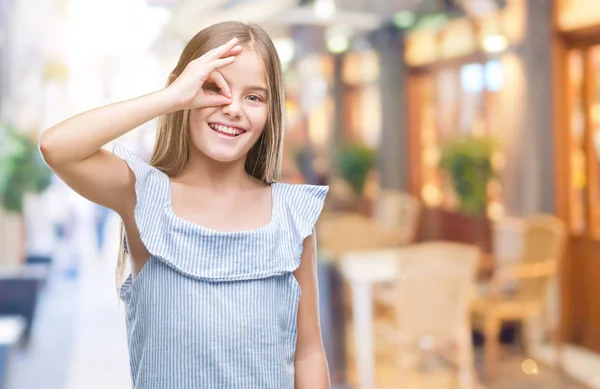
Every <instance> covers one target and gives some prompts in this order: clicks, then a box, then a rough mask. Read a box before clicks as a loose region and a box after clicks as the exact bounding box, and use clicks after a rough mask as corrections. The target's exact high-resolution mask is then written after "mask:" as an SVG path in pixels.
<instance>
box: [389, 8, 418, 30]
mask: <svg viewBox="0 0 600 389" xmlns="http://www.w3.org/2000/svg"><path fill="white" fill-rule="evenodd" d="M416 20H417V17H416V16H415V14H414V13H413V12H410V11H401V12H397V13H396V14H395V15H394V17H393V21H394V25H395V26H396V27H397V28H399V29H405V28H409V27H410V26H412V25H413V24H414V23H415V21H416Z"/></svg>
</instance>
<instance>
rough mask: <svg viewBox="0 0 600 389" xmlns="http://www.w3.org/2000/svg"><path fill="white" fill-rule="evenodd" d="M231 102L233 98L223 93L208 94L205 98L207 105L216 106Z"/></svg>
mask: <svg viewBox="0 0 600 389" xmlns="http://www.w3.org/2000/svg"><path fill="white" fill-rule="evenodd" d="M227 104H231V99H230V98H229V97H226V96H223V95H208V96H206V97H205V98H204V104H202V105H203V106H205V107H216V106H220V105H227Z"/></svg>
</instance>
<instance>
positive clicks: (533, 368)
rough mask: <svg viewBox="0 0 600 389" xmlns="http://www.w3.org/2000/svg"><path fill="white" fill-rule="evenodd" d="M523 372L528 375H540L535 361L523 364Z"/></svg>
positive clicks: (530, 360)
mask: <svg viewBox="0 0 600 389" xmlns="http://www.w3.org/2000/svg"><path fill="white" fill-rule="evenodd" d="M521 370H522V371H523V373H525V374H527V375H533V374H537V373H538V366H537V363H536V362H535V361H534V360H533V359H526V360H524V361H523V363H521Z"/></svg>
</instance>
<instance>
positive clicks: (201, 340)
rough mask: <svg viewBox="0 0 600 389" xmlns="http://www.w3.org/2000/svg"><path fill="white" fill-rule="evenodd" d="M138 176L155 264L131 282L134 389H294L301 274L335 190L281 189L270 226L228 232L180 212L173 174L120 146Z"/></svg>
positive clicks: (127, 286)
mask: <svg viewBox="0 0 600 389" xmlns="http://www.w3.org/2000/svg"><path fill="white" fill-rule="evenodd" d="M113 152H114V154H115V155H117V156H118V157H120V158H121V159H123V160H125V162H126V163H127V164H128V165H129V168H130V169H131V170H132V171H133V173H134V175H135V177H136V184H135V192H136V195H137V204H136V207H135V221H136V224H137V227H138V230H139V232H140V237H141V240H142V242H143V243H144V245H145V246H146V248H147V249H148V251H149V252H150V259H149V260H148V262H147V263H146V265H145V266H144V267H143V269H142V270H141V271H140V273H139V274H138V275H137V276H136V277H135V278H132V277H131V275H130V276H129V277H128V278H127V279H126V280H125V282H124V284H123V286H122V288H121V298H122V300H123V301H124V302H125V309H126V324H127V338H128V343H129V354H130V355H129V357H130V362H131V375H132V384H133V388H134V389H225V388H227V389H245V388H248V389H271V388H272V389H293V388H294V354H295V349H296V334H297V320H296V319H297V312H298V302H299V298H300V292H301V290H300V285H299V284H298V282H297V281H296V278H295V277H294V275H293V273H292V272H293V271H294V270H296V269H297V268H298V266H299V265H300V257H301V254H302V244H303V240H304V238H305V237H307V236H309V235H310V234H311V233H312V231H313V228H314V225H315V223H316V221H317V218H318V216H319V214H320V212H321V209H322V207H323V203H324V200H325V196H326V194H327V191H328V187H327V186H314V185H296V184H283V183H276V184H273V186H272V194H273V210H272V215H271V220H270V222H269V223H268V224H267V225H265V226H263V227H260V228H256V229H252V230H246V231H240V232H222V231H216V230H212V229H210V228H206V227H203V226H200V225H198V224H195V223H192V222H190V221H188V220H185V219H183V218H180V217H178V216H177V215H175V214H174V213H173V210H172V207H171V198H170V196H171V195H170V193H171V192H170V184H169V179H168V176H167V175H166V174H164V173H163V172H161V171H159V170H158V169H156V168H154V167H152V166H150V165H149V164H147V163H146V162H144V161H143V160H142V159H140V158H139V157H137V156H136V155H134V154H133V153H131V152H130V151H128V150H126V149H124V148H122V147H120V146H118V145H116V146H115V148H114V151H113Z"/></svg>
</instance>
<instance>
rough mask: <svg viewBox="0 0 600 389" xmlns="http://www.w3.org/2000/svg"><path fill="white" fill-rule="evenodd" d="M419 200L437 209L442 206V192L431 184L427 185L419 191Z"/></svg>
mask: <svg viewBox="0 0 600 389" xmlns="http://www.w3.org/2000/svg"><path fill="white" fill-rule="evenodd" d="M421 198H422V199H423V201H424V202H425V204H427V205H429V206H432V207H437V206H439V205H440V204H442V192H440V190H439V189H438V188H436V187H435V186H434V185H432V184H427V185H425V186H424V187H423V189H422V190H421Z"/></svg>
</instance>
